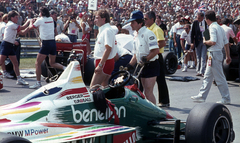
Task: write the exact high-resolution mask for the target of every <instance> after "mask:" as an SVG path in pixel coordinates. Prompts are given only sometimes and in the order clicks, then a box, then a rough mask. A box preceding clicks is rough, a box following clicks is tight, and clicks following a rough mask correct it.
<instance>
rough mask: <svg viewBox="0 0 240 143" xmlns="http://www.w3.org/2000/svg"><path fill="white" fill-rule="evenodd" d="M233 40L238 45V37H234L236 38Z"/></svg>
mask: <svg viewBox="0 0 240 143" xmlns="http://www.w3.org/2000/svg"><path fill="white" fill-rule="evenodd" d="M232 39H233V41H234V42H235V44H236V45H237V43H238V40H237V38H236V37H234V38H232Z"/></svg>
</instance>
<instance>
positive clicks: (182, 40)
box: [180, 39, 186, 53]
mask: <svg viewBox="0 0 240 143" xmlns="http://www.w3.org/2000/svg"><path fill="white" fill-rule="evenodd" d="M180 43H181V46H182V49H183V52H184V53H186V50H185V47H184V39H181V41H180Z"/></svg>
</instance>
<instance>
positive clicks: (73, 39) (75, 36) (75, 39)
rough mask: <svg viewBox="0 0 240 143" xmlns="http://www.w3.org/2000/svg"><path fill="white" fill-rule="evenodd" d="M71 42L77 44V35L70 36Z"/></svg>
mask: <svg viewBox="0 0 240 143" xmlns="http://www.w3.org/2000/svg"><path fill="white" fill-rule="evenodd" d="M68 37H69V39H70V41H71V42H72V43H76V42H77V35H68Z"/></svg>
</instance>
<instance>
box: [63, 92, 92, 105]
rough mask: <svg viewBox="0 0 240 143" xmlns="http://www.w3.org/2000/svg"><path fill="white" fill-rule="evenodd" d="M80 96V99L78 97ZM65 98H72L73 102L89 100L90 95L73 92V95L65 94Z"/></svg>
mask: <svg viewBox="0 0 240 143" xmlns="http://www.w3.org/2000/svg"><path fill="white" fill-rule="evenodd" d="M79 98H80V99H79ZM66 99H67V100H73V101H74V103H83V102H91V101H92V100H91V98H90V95H85V96H84V95H83V94H75V95H70V96H66Z"/></svg>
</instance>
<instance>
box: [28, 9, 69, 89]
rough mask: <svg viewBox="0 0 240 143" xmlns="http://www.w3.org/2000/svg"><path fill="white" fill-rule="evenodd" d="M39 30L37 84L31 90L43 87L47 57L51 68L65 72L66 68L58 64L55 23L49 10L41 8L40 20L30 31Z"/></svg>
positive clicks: (36, 64)
mask: <svg viewBox="0 0 240 143" xmlns="http://www.w3.org/2000/svg"><path fill="white" fill-rule="evenodd" d="M33 28H38V29H39V33H40V36H39V37H40V39H41V40H42V44H41V48H40V51H39V53H38V55H37V59H36V63H35V66H36V76H37V82H36V83H35V84H34V85H32V86H30V87H29V88H31V89H37V88H39V87H41V86H42V85H41V71H42V70H41V64H42V62H43V60H44V59H45V58H46V56H49V64H50V66H51V67H54V68H57V69H61V70H64V69H65V68H66V67H64V66H62V65H61V64H59V63H56V62H55V60H56V50H57V47H56V41H55V36H54V29H55V28H54V21H53V19H52V17H50V13H49V11H48V8H46V7H41V8H40V18H38V19H37V20H36V21H35V22H34V23H33V24H32V25H31V26H30V29H33Z"/></svg>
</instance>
